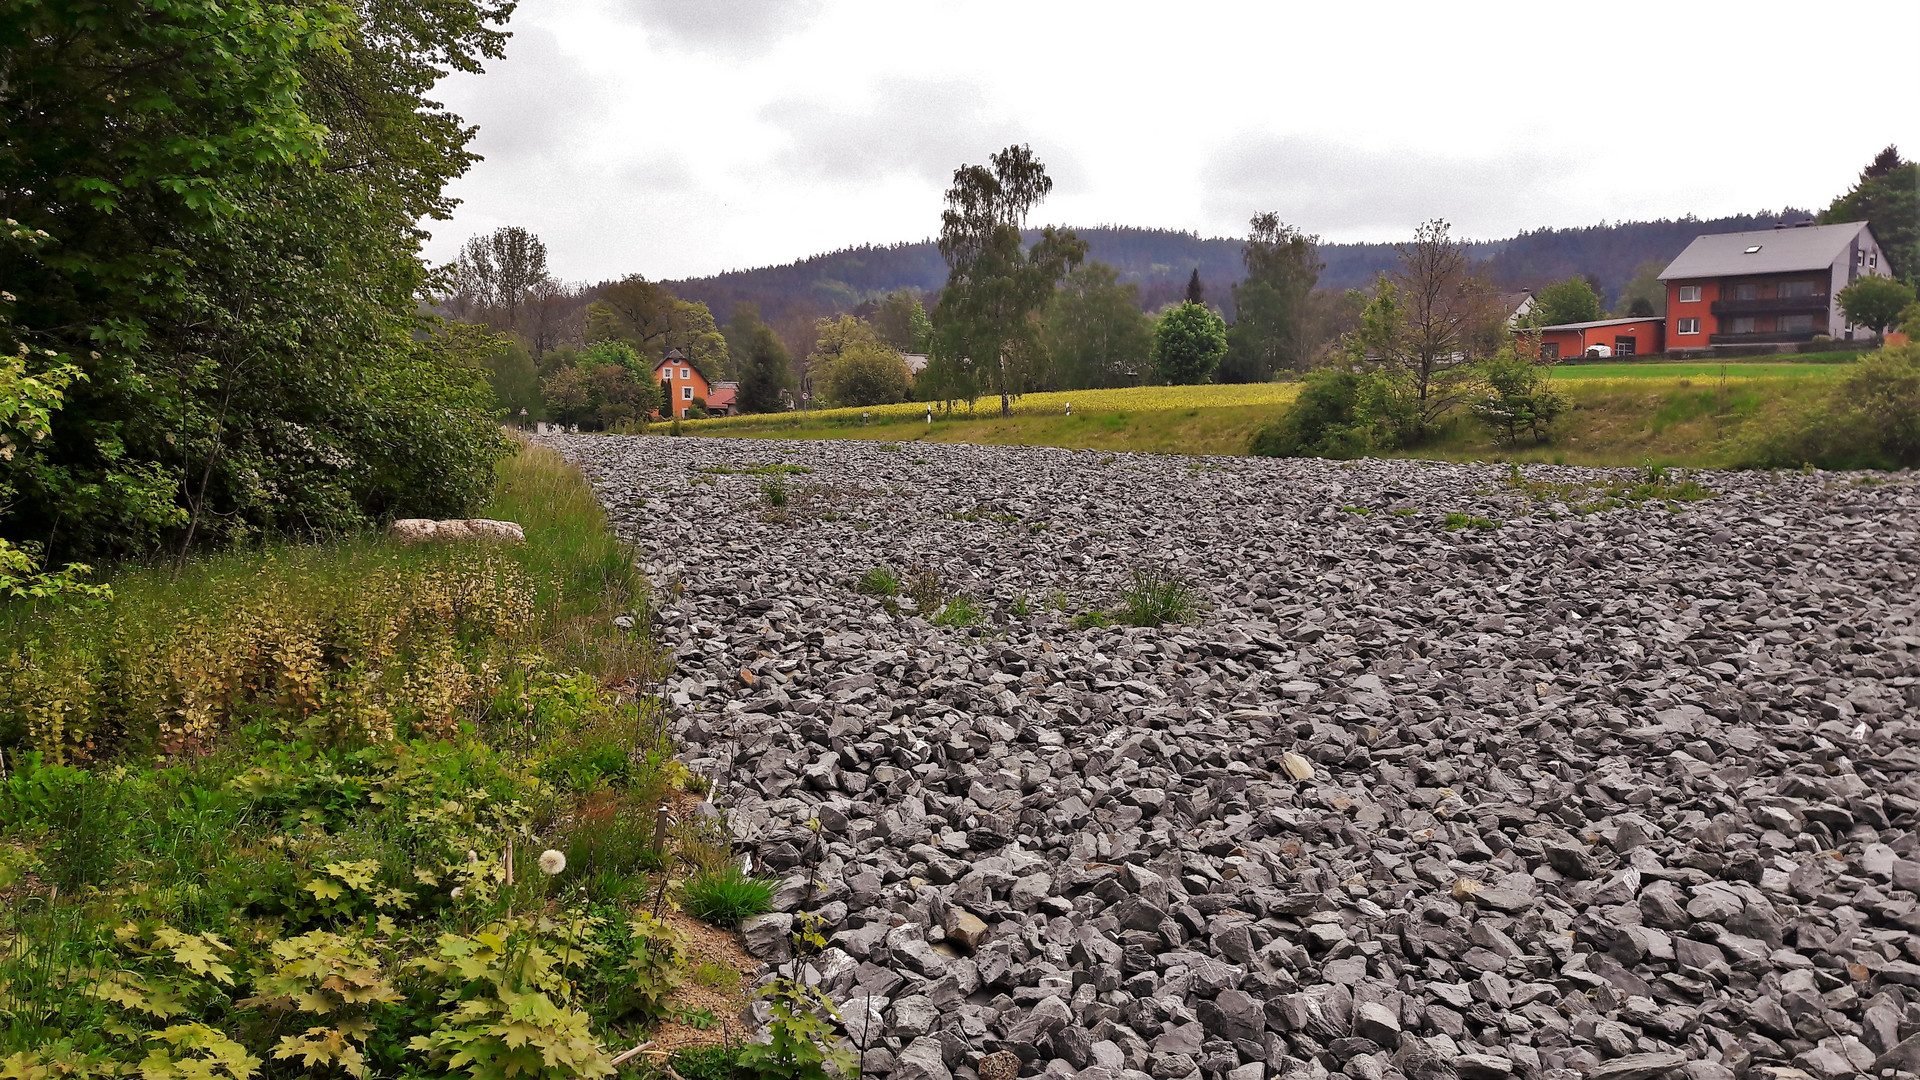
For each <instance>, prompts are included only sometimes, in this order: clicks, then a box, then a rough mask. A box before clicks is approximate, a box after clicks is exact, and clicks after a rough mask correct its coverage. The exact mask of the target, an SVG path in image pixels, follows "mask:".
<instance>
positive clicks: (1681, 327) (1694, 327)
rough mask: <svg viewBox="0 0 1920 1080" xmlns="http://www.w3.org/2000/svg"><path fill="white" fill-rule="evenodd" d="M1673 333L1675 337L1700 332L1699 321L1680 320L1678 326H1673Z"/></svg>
mask: <svg viewBox="0 0 1920 1080" xmlns="http://www.w3.org/2000/svg"><path fill="white" fill-rule="evenodd" d="M1673 332H1674V334H1675V335H1679V334H1697V333H1699V332H1700V320H1699V319H1681V320H1680V321H1679V322H1678V324H1676V325H1675V326H1674V328H1673Z"/></svg>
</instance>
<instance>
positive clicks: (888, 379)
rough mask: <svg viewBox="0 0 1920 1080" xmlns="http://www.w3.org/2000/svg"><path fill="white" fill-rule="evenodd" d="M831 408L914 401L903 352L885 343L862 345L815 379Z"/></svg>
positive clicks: (853, 346)
mask: <svg viewBox="0 0 1920 1080" xmlns="http://www.w3.org/2000/svg"><path fill="white" fill-rule="evenodd" d="M814 385H815V386H816V387H818V388H819V389H820V391H821V393H823V394H824V395H826V399H827V402H828V404H831V405H840V406H848V405H852V406H859V405H891V404H893V403H894V402H897V401H907V400H909V399H910V398H912V397H913V376H912V375H911V374H910V373H909V372H908V371H907V362H906V361H905V360H903V359H901V357H900V350H898V349H896V348H894V347H893V346H891V345H889V344H887V343H886V342H883V341H859V342H854V343H852V344H850V345H848V346H847V348H846V349H845V350H844V351H843V352H841V354H840V356H839V357H838V358H837V359H835V360H834V361H833V362H832V363H831V364H828V365H826V366H825V368H824V369H823V370H822V371H821V373H820V374H819V375H818V376H816V378H815V380H814Z"/></svg>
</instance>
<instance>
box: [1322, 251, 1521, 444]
mask: <svg viewBox="0 0 1920 1080" xmlns="http://www.w3.org/2000/svg"><path fill="white" fill-rule="evenodd" d="M1398 262H1399V265H1398V266H1397V267H1395V269H1394V270H1393V272H1392V273H1391V274H1386V275H1382V277H1381V278H1380V280H1379V281H1378V282H1377V283H1376V284H1375V285H1374V292H1373V297H1372V299H1371V300H1369V301H1368V303H1367V306H1366V308H1365V310H1363V311H1362V312H1361V315H1360V326H1359V328H1357V329H1355V330H1353V331H1352V332H1350V333H1348V335H1347V336H1346V338H1345V339H1344V341H1343V343H1342V345H1343V349H1344V351H1345V352H1346V354H1347V362H1348V363H1349V364H1350V365H1352V366H1354V367H1356V368H1359V369H1362V370H1376V371H1380V372H1382V373H1384V374H1386V375H1387V376H1388V381H1389V384H1390V385H1391V387H1392V389H1393V394H1394V399H1395V400H1394V402H1393V403H1392V407H1390V408H1384V409H1383V410H1382V415H1384V416H1387V417H1388V418H1389V422H1391V423H1393V424H1395V425H1398V426H1399V429H1400V430H1398V431H1397V433H1396V435H1395V439H1396V441H1397V442H1398V443H1400V444H1401V445H1411V444H1412V443H1413V442H1416V441H1418V440H1419V439H1421V438H1423V437H1424V436H1425V435H1426V433H1427V432H1428V431H1429V430H1430V429H1431V428H1432V427H1433V426H1434V425H1435V424H1436V423H1438V422H1439V421H1440V419H1441V418H1442V417H1444V416H1445V415H1446V414H1447V413H1448V412H1450V411H1451V410H1452V409H1453V408H1454V406H1456V405H1458V404H1459V403H1460V402H1461V401H1462V400H1464V399H1465V397H1466V394H1467V392H1468V390H1469V389H1471V387H1472V385H1473V365H1474V364H1475V362H1476V360H1477V359H1478V355H1479V354H1480V350H1482V349H1483V348H1485V347H1486V346H1485V343H1486V342H1488V341H1489V340H1496V339H1498V338H1500V337H1503V336H1504V326H1503V325H1502V324H1503V323H1504V321H1505V313H1504V311H1502V310H1501V307H1500V304H1499V295H1498V293H1497V292H1496V291H1495V290H1494V289H1493V288H1492V286H1491V285H1489V284H1488V283H1487V282H1486V281H1485V280H1484V279H1483V278H1481V277H1480V276H1479V275H1478V274H1477V273H1476V272H1475V270H1474V267H1473V265H1472V263H1471V261H1470V260H1469V259H1468V258H1467V252H1466V248H1465V246H1464V245H1463V244H1461V243H1459V242H1458V241H1455V240H1454V239H1453V238H1452V235H1451V232H1450V230H1449V227H1448V225H1447V223H1446V222H1444V221H1441V220H1439V219H1435V220H1433V221H1429V222H1427V223H1425V224H1423V225H1421V226H1420V228H1419V230H1418V231H1417V232H1416V233H1415V234H1414V238H1413V240H1412V241H1411V242H1410V243H1406V244H1401V245H1399V247H1398ZM1489 351H1490V350H1489Z"/></svg>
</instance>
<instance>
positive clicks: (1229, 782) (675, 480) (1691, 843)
mask: <svg viewBox="0 0 1920 1080" xmlns="http://www.w3.org/2000/svg"><path fill="white" fill-rule="evenodd" d="M551 441H552V444H553V445H556V446H557V447H559V448H560V449H562V450H563V451H564V452H565V453H567V454H568V456H569V457H571V458H573V459H574V460H576V461H578V462H580V463H581V464H582V465H583V467H584V468H585V469H586V471H587V472H588V474H589V476H590V477H591V478H592V479H593V481H594V483H595V486H596V489H597V490H598V491H599V492H600V494H601V497H602V499H603V501H604V502H605V503H606V504H607V506H608V508H609V512H610V515H611V517H612V519H613V520H614V522H615V524H616V526H617V527H618V528H619V529H620V530H621V531H622V532H623V533H624V534H625V535H627V536H629V537H630V538H632V539H633V540H635V541H636V542H638V543H639V544H641V545H642V546H643V547H644V548H646V549H647V550H648V551H649V552H650V553H651V558H652V560H653V563H654V565H652V566H651V567H650V568H649V569H650V571H651V572H652V574H653V575H654V577H655V579H656V581H658V582H662V583H669V584H671V583H676V582H677V583H678V584H679V585H680V586H682V587H683V588H681V589H677V590H669V592H668V594H667V595H668V597H669V598H668V600H667V602H666V603H665V606H664V607H663V608H662V610H661V611H660V613H659V617H660V627H661V632H662V634H663V636H664V639H665V640H666V641H667V642H668V643H669V644H670V645H671V646H672V647H673V648H674V654H675V658H676V661H677V669H676V672H675V675H674V677H673V678H672V680H671V681H670V683H669V685H668V687H667V691H668V693H669V695H670V697H671V699H672V701H673V702H674V704H675V706H676V713H677V715H678V717H679V719H678V721H677V726H678V730H679V733H680V735H681V737H682V738H683V739H684V740H685V742H686V744H687V746H688V753H687V755H686V757H687V760H689V762H690V764H691V765H692V766H693V767H694V768H696V769H698V770H700V771H701V772H703V773H706V774H708V775H711V776H713V777H715V778H716V780H718V781H719V787H718V789H717V792H716V798H717V799H719V800H720V801H721V802H722V803H724V804H726V805H728V806H729V807H730V808H731V814H732V820H733V822H734V826H735V829H736V834H737V835H738V837H739V838H740V839H741V840H742V841H743V842H744V843H746V844H748V845H750V846H751V849H752V850H753V851H754V852H755V854H756V856H757V859H758V862H759V865H760V866H761V867H763V868H766V869H768V870H770V871H773V872H777V873H778V874H780V875H781V876H790V883H789V887H788V888H787V889H785V890H783V892H782V894H781V897H780V906H781V907H782V909H783V912H782V913H779V914H776V915H773V916H768V917H765V918H763V919H761V920H757V921H756V922H755V923H753V924H750V926H749V933H748V937H749V942H750V945H751V947H753V948H754V949H755V950H756V952H757V955H761V956H762V957H763V958H765V959H768V960H769V961H771V962H778V961H781V960H783V959H785V955H786V954H785V951H784V950H785V948H786V935H785V931H786V928H787V926H788V923H789V921H790V919H791V916H790V915H788V914H786V913H785V912H790V911H793V910H802V909H803V910H808V911H812V912H815V913H817V914H818V915H820V916H821V917H823V918H824V919H825V920H826V921H827V922H828V924H829V930H830V932H832V934H833V937H832V943H833V947H832V948H830V949H829V950H828V951H827V952H826V953H825V954H823V955H821V956H819V957H816V958H814V959H813V960H812V961H811V965H810V970H811V972H812V973H813V974H814V975H815V976H817V977H818V979H819V980H820V982H821V984H822V985H823V986H824V987H825V988H826V989H827V990H828V991H829V992H830V993H831V994H832V995H833V997H834V998H835V1000H836V1001H838V1002H840V1003H841V1005H842V1011H843V1013H844V1014H845V1016H846V1017H847V1021H848V1023H847V1028H848V1033H849V1035H850V1036H851V1037H852V1038H853V1039H854V1041H856V1042H858V1043H861V1044H863V1045H865V1046H866V1047H867V1057H866V1060H867V1071H868V1072H870V1073H886V1072H891V1073H892V1074H893V1075H894V1076H897V1077H921V1076H932V1077H947V1076H957V1077H962V1078H966V1077H972V1076H976V1075H978V1076H981V1077H984V1078H991V1077H995V1076H1004V1075H1011V1071H1012V1070H1013V1069H1014V1068H1016V1067H1017V1069H1018V1071H1020V1072H1021V1073H1023V1074H1039V1073H1042V1072H1044V1073H1048V1074H1052V1075H1057V1076H1063V1077H1064V1076H1069V1075H1075V1074H1078V1075H1084V1076H1089V1077H1093V1078H1095V1080H1104V1078H1111V1077H1117V1076H1122V1075H1127V1076H1131V1077H1133V1078H1134V1080H1139V1074H1141V1073H1144V1074H1148V1075H1150V1076H1152V1077H1155V1078H1158V1080H1171V1078H1175V1077H1204V1078H1207V1080H1217V1078H1220V1077H1226V1078H1229V1080H1262V1078H1263V1077H1265V1076H1269V1075H1276V1076H1278V1075H1298V1076H1324V1075H1327V1074H1329V1073H1341V1074H1344V1075H1346V1076H1349V1077H1353V1078H1355V1080H1377V1078H1379V1077H1382V1076H1388V1075H1407V1076H1412V1077H1417V1078H1422V1080H1425V1078H1430V1077H1452V1076H1459V1077H1466V1078H1469V1080H1489V1078H1492V1080H1498V1078H1500V1077H1505V1076H1510V1075H1518V1076H1542V1077H1572V1076H1575V1075H1578V1074H1580V1073H1584V1074H1586V1075H1587V1076H1589V1077H1591V1078H1599V1080H1628V1078H1650V1077H1655V1076H1661V1075H1666V1074H1669V1073H1675V1074H1677V1073H1680V1072H1682V1071H1684V1072H1685V1073H1686V1074H1687V1075H1688V1076H1690V1077H1693V1078H1695V1080H1709V1078H1712V1077H1722V1076H1727V1075H1730V1074H1732V1075H1746V1074H1748V1073H1752V1074H1753V1075H1756V1076H1757V1075H1767V1076H1778V1077H1788V1076H1792V1075H1794V1072H1793V1071H1792V1070H1796V1069H1797V1070H1800V1071H1801V1072H1803V1073H1806V1074H1812V1075H1815V1076H1821V1077H1828V1076H1842V1075H1851V1074H1855V1073H1864V1074H1883V1071H1884V1070H1894V1072H1895V1074H1897V1075H1907V1074H1912V1073H1913V1072H1914V1071H1915V1070H1916V1069H1920V936H1917V935H1916V931H1920V910H1917V909H1916V897H1915V893H1916V891H1920V839H1916V826H1920V820H1917V818H1916V813H1917V812H1920V722H1916V719H1915V713H1916V706H1920V684H1917V681H1916V676H1920V651H1916V650H1920V628H1916V626H1915V618H1916V614H1920V611H1917V608H1920V595H1917V594H1920V590H1916V587H1915V583H1914V577H1913V574H1914V573H1915V572H1916V568H1917V567H1916V562H1915V560H1916V539H1917V538H1920V495H1916V490H1917V489H1916V488H1915V487H1914V486H1913V485H1912V484H1911V483H1910V482H1907V481H1903V480H1901V478H1899V477H1893V478H1891V479H1892V480H1893V481H1894V482H1892V483H1875V482H1873V481H1875V480H1877V479H1878V478H1864V479H1866V480H1867V481H1869V483H1867V484H1861V483H1857V481H1859V480H1861V479H1863V478H1858V477H1836V476H1833V475H1818V476H1800V475H1790V476H1780V477H1768V476H1765V475H1743V474H1712V475H1706V476H1703V477H1702V479H1703V481H1704V482H1705V483H1706V484H1707V485H1708V486H1709V487H1711V488H1713V489H1715V490H1716V491H1718V492H1719V493H1720V494H1719V495H1718V496H1717V497H1715V498H1713V499H1710V500H1707V501H1704V502H1700V503H1694V504H1690V505H1687V506H1685V507H1684V508H1683V512H1680V513H1670V512H1668V510H1666V509H1665V508H1662V507H1660V506H1657V505H1655V506H1643V507H1627V508H1621V509H1614V510H1609V511H1605V512H1602V513H1595V514H1591V515H1588V516H1574V515H1572V514H1571V513H1570V511H1569V508H1568V507H1566V506H1564V505H1561V504H1559V503H1556V502H1553V501H1551V500H1552V499H1553V498H1555V497H1556V496H1554V495H1543V496H1539V497H1536V496H1535V495H1531V494H1529V493H1527V492H1525V491H1521V490H1517V489H1515V488H1513V487H1511V486H1509V485H1508V484H1507V483H1506V479H1507V473H1506V471H1505V470H1504V469H1502V468H1494V467H1480V466H1460V465H1434V464H1426V463H1412V462H1361V463H1350V464H1335V463H1324V462H1298V461H1260V460H1239V459H1207V460H1206V461H1204V462H1199V463H1197V464H1196V462H1190V461H1188V460H1186V459H1179V458H1164V457H1147V456H1132V455H1117V456H1116V455H1109V454H1101V453H1089V452H1069V451H1061V450H1049V449H1019V448H984V447H970V446H930V445H928V446H922V445H910V446H907V447H904V448H898V449H894V448H887V447H884V446H879V445H876V444H870V443H858V442H805V443H802V442H750V441H744V440H706V439H671V438H615V437H585V436H572V437H565V438H556V439H553V440H551ZM771 462H788V463H792V464H796V465H800V466H804V467H806V468H809V469H811V470H812V471H811V472H808V473H804V474H795V475H792V476H789V477H788V478H787V484H788V488H789V491H790V493H791V498H790V502H789V505H788V506H787V507H786V508H785V509H784V510H779V511H776V510H774V509H773V508H772V507H770V506H769V505H768V504H767V502H766V501H765V499H764V497H763V495H762V491H761V485H762V484H763V482H764V479H763V477H761V476H758V475H752V474H744V473H739V472H718V473H716V472H703V471H701V470H703V469H707V470H712V469H716V468H737V467H739V466H741V465H744V464H748V463H771ZM1527 478H1528V479H1529V480H1535V479H1548V480H1552V481H1554V482H1556V483H1598V482H1601V481H1603V480H1605V479H1608V478H1609V475H1608V474H1605V473H1602V472H1596V471H1593V470H1579V469H1570V468H1529V470H1528V471H1527ZM1342 507H1353V508H1361V509H1367V510H1371V511H1373V512H1371V513H1367V514H1359V513H1354V512H1352V511H1351V510H1343V509H1342ZM1396 510H1397V511H1402V512H1403V513H1400V514H1396V513H1395V512H1394V511H1396ZM1405 511H1412V512H1411V513H1404V512H1405ZM1449 512H1457V513H1463V514H1468V515H1473V516H1478V517H1484V518H1487V519H1491V520H1494V521H1499V522H1504V523H1505V527H1503V528H1499V529H1497V530H1481V529H1464V530H1457V531H1448V530H1446V529H1445V528H1444V527H1443V519H1444V517H1445V515H1446V514H1447V513H1449ZM1556 517H1557V518H1558V519H1557V520H1556ZM878 564H888V565H891V566H893V567H896V568H898V569H900V570H902V571H906V570H908V569H909V568H913V567H931V568H933V569H935V570H937V571H938V572H939V573H940V574H941V575H942V576H943V578H944V579H945V580H946V582H947V583H948V585H949V586H950V587H951V588H953V589H956V590H959V591H963V592H966V593H968V594H970V595H971V596H972V597H973V598H974V599H975V600H976V601H978V602H979V603H980V604H981V606H982V607H983V608H985V609H987V610H988V611H989V612H990V613H991V614H992V617H993V620H994V625H993V626H992V627H991V628H990V630H989V631H988V632H987V633H985V634H982V635H974V634H972V633H970V632H968V631H965V630H955V629H947V628H940V627H935V626H931V625H929V624H928V623H927V622H926V621H925V620H924V619H922V618H919V617H915V616H913V615H911V614H908V613H902V615H901V616H900V617H895V616H892V615H889V614H888V613H887V612H886V611H885V610H883V607H882V604H881V602H880V601H879V600H877V599H874V598H871V597H865V596H860V595H857V594H856V593H855V592H854V590H853V581H854V579H855V578H856V577H857V576H858V575H859V574H860V573H861V572H862V571H864V570H866V569H867V568H869V567H871V566H874V565H878ZM1144 564H1153V565H1157V566H1162V567H1167V568H1172V569H1175V570H1177V571H1178V572H1180V573H1182V574H1184V575H1185V576H1187V577H1188V578H1189V579H1191V580H1193V581H1195V582H1197V583H1198V584H1199V585H1200V587H1201V588H1202V590H1203V591H1204V593H1205V594H1206V596H1207V598H1208V600H1209V602H1210V605H1209V607H1210V609H1209V610H1208V612H1207V613H1206V615H1205V616H1204V618H1203V619H1201V620H1200V621H1199V622H1197V624H1195V625H1191V626H1180V627H1167V628H1164V629H1160V630H1138V629H1127V628H1112V629H1091V630H1075V629H1072V628H1070V627H1069V625H1068V623H1067V619H1066V614H1069V613H1071V612H1073V611H1078V610H1083V609H1084V608H1086V607H1088V606H1091V605H1093V604H1096V603H1105V602H1109V601H1110V600H1111V599H1112V597H1113V594H1114V593H1115V592H1116V591H1117V589H1118V588H1119V587H1120V586H1121V585H1122V584H1123V582H1124V579H1125V576H1126V573H1127V572H1128V571H1129V570H1130V569H1132V568H1135V567H1137V566H1141V565H1144ZM1061 593H1064V598H1065V601H1066V603H1065V605H1064V606H1065V607H1066V608H1067V612H1066V613H1062V612H1059V611H1055V610H1053V609H1051V608H1048V607H1047V606H1046V602H1047V601H1048V600H1049V599H1050V598H1051V599H1053V600H1054V601H1056V602H1058V601H1059V600H1060V599H1061V597H1060V594H1061ZM1020 597H1025V598H1026V601H1027V603H1026V605H1025V606H1026V608H1027V611H1028V613H1027V614H1025V615H1016V614H1013V612H1014V611H1015V610H1017V609H1016V604H1017V602H1018V599H1019V598H1020ZM743 670H744V676H743ZM1288 755H1298V756H1297V757H1290V756H1288ZM810 823H817V824H818V830H817V831H815V829H814V828H810Z"/></svg>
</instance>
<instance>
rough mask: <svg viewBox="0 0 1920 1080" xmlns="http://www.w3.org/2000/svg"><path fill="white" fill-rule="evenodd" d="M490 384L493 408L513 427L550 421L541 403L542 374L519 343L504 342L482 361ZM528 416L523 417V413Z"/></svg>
mask: <svg viewBox="0 0 1920 1080" xmlns="http://www.w3.org/2000/svg"><path fill="white" fill-rule="evenodd" d="M480 366H481V367H483V368H485V369H486V372H487V382H488V384H489V385H491V386H492V387H493V403H494V407H495V408H497V409H499V410H500V411H501V412H502V413H504V414H505V417H506V420H507V422H508V423H510V424H520V423H531V422H533V421H535V420H545V419H546V418H547V416H546V413H545V411H544V410H543V408H542V405H541V401H540V373H539V372H538V370H536V369H535V368H534V366H533V356H532V355H531V354H529V353H528V352H527V347H526V346H525V345H522V344H520V343H519V342H518V341H514V340H510V339H509V340H505V341H503V342H502V343H501V347H500V348H499V350H498V351H496V352H493V353H489V354H488V355H487V356H486V357H485V358H484V359H482V360H481V361H480ZM522 410H525V413H526V415H525V416H522V415H521V411H522Z"/></svg>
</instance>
